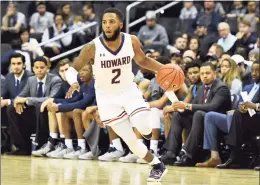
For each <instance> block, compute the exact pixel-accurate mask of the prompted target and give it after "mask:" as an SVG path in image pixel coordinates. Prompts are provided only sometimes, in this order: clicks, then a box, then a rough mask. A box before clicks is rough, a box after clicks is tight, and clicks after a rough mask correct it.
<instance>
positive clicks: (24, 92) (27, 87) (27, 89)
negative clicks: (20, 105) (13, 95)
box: [17, 77, 31, 97]
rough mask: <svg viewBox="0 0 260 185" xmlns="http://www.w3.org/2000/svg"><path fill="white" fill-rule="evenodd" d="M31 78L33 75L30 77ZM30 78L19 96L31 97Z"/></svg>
mask: <svg viewBox="0 0 260 185" xmlns="http://www.w3.org/2000/svg"><path fill="white" fill-rule="evenodd" d="M30 78H31V77H30ZM30 78H28V80H27V82H26V85H25V87H24V88H23V90H22V91H21V92H20V93H19V94H18V96H17V97H29V96H30V82H29V81H30Z"/></svg>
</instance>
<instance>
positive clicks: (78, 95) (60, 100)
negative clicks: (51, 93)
mask: <svg viewBox="0 0 260 185" xmlns="http://www.w3.org/2000/svg"><path fill="white" fill-rule="evenodd" d="M82 96H83V95H82V93H81V92H75V93H74V94H73V96H72V97H71V98H67V99H65V98H55V99H54V100H53V102H54V103H62V104H65V103H73V102H76V101H79V100H81V99H82Z"/></svg>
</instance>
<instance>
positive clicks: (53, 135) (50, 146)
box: [32, 111, 58, 156]
mask: <svg viewBox="0 0 260 185" xmlns="http://www.w3.org/2000/svg"><path fill="white" fill-rule="evenodd" d="M48 120H49V131H50V132H49V133H50V136H49V139H48V141H47V142H46V144H44V145H43V146H42V147H41V148H40V149H39V150H36V151H32V155H33V156H46V155H47V153H49V152H52V151H54V149H55V145H56V143H57V142H58V123H57V119H56V113H55V112H50V111H49V112H48Z"/></svg>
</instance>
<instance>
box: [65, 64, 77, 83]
mask: <svg viewBox="0 0 260 185" xmlns="http://www.w3.org/2000/svg"><path fill="white" fill-rule="evenodd" d="M65 76H66V80H67V82H68V84H70V85H72V84H75V83H77V82H78V80H77V76H78V72H77V71H76V70H75V69H74V68H73V67H69V69H68V70H67V71H66V72H65Z"/></svg>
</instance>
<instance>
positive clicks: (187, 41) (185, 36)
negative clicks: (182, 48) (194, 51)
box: [181, 33, 190, 46]
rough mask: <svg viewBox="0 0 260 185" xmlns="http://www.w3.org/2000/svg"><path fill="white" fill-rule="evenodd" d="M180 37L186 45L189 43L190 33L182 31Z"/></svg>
mask: <svg viewBox="0 0 260 185" xmlns="http://www.w3.org/2000/svg"><path fill="white" fill-rule="evenodd" d="M181 37H182V38H183V39H184V41H185V44H186V46H188V45H189V44H190V35H189V34H188V33H183V34H182V35H181Z"/></svg>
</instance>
